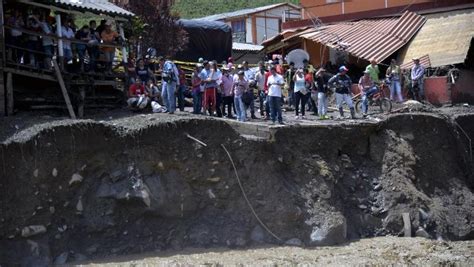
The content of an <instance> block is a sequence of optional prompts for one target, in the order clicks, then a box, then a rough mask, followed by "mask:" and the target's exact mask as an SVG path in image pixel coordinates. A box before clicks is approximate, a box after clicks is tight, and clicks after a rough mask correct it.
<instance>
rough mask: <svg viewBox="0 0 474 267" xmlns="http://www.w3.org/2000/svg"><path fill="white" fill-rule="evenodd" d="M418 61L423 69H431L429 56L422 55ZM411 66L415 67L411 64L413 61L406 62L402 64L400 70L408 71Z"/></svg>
mask: <svg viewBox="0 0 474 267" xmlns="http://www.w3.org/2000/svg"><path fill="white" fill-rule="evenodd" d="M418 59H419V60H420V65H422V66H423V67H425V68H429V67H431V61H430V56H428V55H424V56H422V57H419V58H418ZM413 65H415V64H414V63H413V60H410V61H408V62H406V63H403V64H402V65H401V66H400V68H401V69H402V70H409V69H411V68H413Z"/></svg>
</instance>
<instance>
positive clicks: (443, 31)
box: [400, 9, 474, 67]
mask: <svg viewBox="0 0 474 267" xmlns="http://www.w3.org/2000/svg"><path fill="white" fill-rule="evenodd" d="M426 19H427V21H426V23H425V25H424V26H423V28H422V29H421V30H420V31H419V32H418V34H417V35H416V36H415V38H413V40H412V41H411V42H410V44H409V45H408V46H407V47H406V48H405V49H404V50H403V51H402V53H401V58H400V59H401V60H400V61H401V62H404V63H406V62H409V61H411V59H412V58H413V57H420V56H422V55H425V54H428V55H429V58H430V61H431V67H440V66H446V65H451V64H459V63H464V61H465V60H466V57H467V53H468V51H469V47H470V46H471V40H472V38H473V36H474V9H464V10H457V11H449V12H442V13H436V14H430V15H427V16H426Z"/></svg>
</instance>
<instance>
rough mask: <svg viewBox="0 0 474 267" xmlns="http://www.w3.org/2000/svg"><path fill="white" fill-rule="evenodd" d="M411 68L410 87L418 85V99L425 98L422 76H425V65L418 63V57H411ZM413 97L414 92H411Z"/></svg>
mask: <svg viewBox="0 0 474 267" xmlns="http://www.w3.org/2000/svg"><path fill="white" fill-rule="evenodd" d="M413 63H414V65H413V68H412V69H411V88H416V87H418V97H419V98H420V99H419V100H423V99H424V98H425V90H424V86H423V77H424V76H425V67H423V65H421V64H420V59H419V58H414V59H413ZM413 98H415V100H416V97H415V94H413Z"/></svg>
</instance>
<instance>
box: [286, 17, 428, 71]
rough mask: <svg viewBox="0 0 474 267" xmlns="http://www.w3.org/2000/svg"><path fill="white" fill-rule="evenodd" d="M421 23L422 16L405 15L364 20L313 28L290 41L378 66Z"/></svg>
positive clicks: (403, 42) (406, 40) (407, 39)
mask: <svg viewBox="0 0 474 267" xmlns="http://www.w3.org/2000/svg"><path fill="white" fill-rule="evenodd" d="M425 21H426V19H425V18H423V17H422V16H419V15H417V14H415V13H413V12H408V11H407V12H405V13H403V15H402V16H401V17H395V18H379V19H365V20H359V21H355V22H343V23H338V24H333V25H327V26H324V27H319V28H313V29H309V30H306V31H304V32H302V33H300V34H296V35H294V36H292V37H290V38H296V37H301V38H305V39H309V40H311V41H314V42H318V43H322V44H324V45H327V46H329V47H332V48H335V49H339V50H345V51H347V52H348V53H350V54H352V55H354V56H356V57H359V58H363V59H366V60H370V59H375V60H377V61H379V62H380V61H383V60H384V59H386V58H388V57H389V56H390V55H392V54H393V53H394V52H396V51H397V50H398V49H400V48H401V47H402V46H404V45H405V44H407V43H408V42H409V41H410V39H411V38H412V37H413V35H414V34H415V33H416V32H417V31H418V30H419V29H420V28H421V27H422V26H423V24H424V23H425ZM290 38H287V39H290Z"/></svg>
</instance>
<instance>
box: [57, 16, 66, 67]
mask: <svg viewBox="0 0 474 267" xmlns="http://www.w3.org/2000/svg"><path fill="white" fill-rule="evenodd" d="M56 35H57V36H58V57H59V64H60V66H61V69H64V43H63V39H61V38H62V37H63V32H62V24H61V15H59V14H57V15H56Z"/></svg>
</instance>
